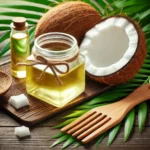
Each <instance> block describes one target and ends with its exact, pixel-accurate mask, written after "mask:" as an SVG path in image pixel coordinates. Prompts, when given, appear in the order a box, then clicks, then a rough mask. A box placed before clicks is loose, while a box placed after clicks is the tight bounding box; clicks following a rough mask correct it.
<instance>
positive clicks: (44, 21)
mask: <svg viewBox="0 0 150 150" xmlns="http://www.w3.org/2000/svg"><path fill="white" fill-rule="evenodd" d="M100 20H101V17H100V15H99V13H98V12H97V11H96V10H95V9H94V8H93V7H92V6H91V5H89V4H87V3H84V2H79V1H75V2H64V3H62V4H59V5H57V6H55V7H54V8H52V9H50V10H49V11H48V12H47V13H46V14H45V15H44V16H43V17H42V18H41V19H40V20H39V23H38V24H37V27H36V31H35V37H38V36H39V35H41V34H44V33H48V32H64V33H68V34H71V35H73V36H74V37H75V38H76V39H77V41H78V44H79V45H80V43H81V41H82V39H83V38H84V35H85V33H86V32H87V31H88V30H89V29H91V28H92V27H93V26H94V25H96V24H97V23H99V22H100Z"/></svg>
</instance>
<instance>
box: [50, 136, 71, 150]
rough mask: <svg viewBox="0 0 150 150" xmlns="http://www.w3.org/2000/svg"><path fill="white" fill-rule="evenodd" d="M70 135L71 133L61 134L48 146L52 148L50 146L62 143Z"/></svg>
mask: <svg viewBox="0 0 150 150" xmlns="http://www.w3.org/2000/svg"><path fill="white" fill-rule="evenodd" d="M70 136H71V135H68V134H65V135H63V136H62V137H60V138H59V139H58V140H56V141H55V142H54V143H53V144H52V145H51V146H50V148H52V147H54V146H56V145H58V144H60V143H62V142H64V141H66V140H67V139H68V138H70Z"/></svg>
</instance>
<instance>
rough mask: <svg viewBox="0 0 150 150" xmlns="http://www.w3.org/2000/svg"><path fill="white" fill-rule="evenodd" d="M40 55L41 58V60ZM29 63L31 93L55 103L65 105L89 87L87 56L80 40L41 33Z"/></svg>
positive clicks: (60, 34)
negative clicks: (87, 84) (86, 67)
mask: <svg viewBox="0 0 150 150" xmlns="http://www.w3.org/2000/svg"><path fill="white" fill-rule="evenodd" d="M38 58H40V59H38ZM31 62H32V63H33V64H35V65H31V66H27V67H26V72H27V77H26V89H27V92H28V93H29V94H30V95H32V96H34V97H36V98H38V99H40V100H43V101H45V102H47V103H49V104H51V105H54V106H56V107H62V106H64V105H65V104H67V103H68V102H70V101H71V100H73V99H74V98H75V97H77V96H78V95H80V94H81V93H82V92H83V91H84V90H85V59H84V56H82V55H80V54H79V48H78V45H77V41H76V39H75V38H74V37H73V36H71V35H68V34H65V33H59V32H52V33H46V34H43V35H41V36H39V37H38V38H37V39H36V40H35V43H34V47H33V51H32V55H30V57H29V58H28V63H29V64H30V63H31Z"/></svg>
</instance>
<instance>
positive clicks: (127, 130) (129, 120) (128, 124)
mask: <svg viewBox="0 0 150 150" xmlns="http://www.w3.org/2000/svg"><path fill="white" fill-rule="evenodd" d="M134 120H135V109H132V110H131V111H130V112H129V113H128V114H127V116H126V118H125V127H124V141H125V142H126V141H127V140H128V138H129V136H130V134H131V131H132V128H133V125H134Z"/></svg>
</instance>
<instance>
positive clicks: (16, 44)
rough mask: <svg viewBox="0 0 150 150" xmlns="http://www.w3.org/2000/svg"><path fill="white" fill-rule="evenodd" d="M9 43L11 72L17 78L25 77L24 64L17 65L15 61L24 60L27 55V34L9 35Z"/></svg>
mask: <svg viewBox="0 0 150 150" xmlns="http://www.w3.org/2000/svg"><path fill="white" fill-rule="evenodd" d="M10 45H11V74H12V75H13V76H14V77H17V78H25V77H26V66H17V65H16V64H17V63H20V62H26V58H27V57H28V56H29V53H30V48H29V36H28V35H27V34H25V33H15V34H13V35H11V37H10Z"/></svg>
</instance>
